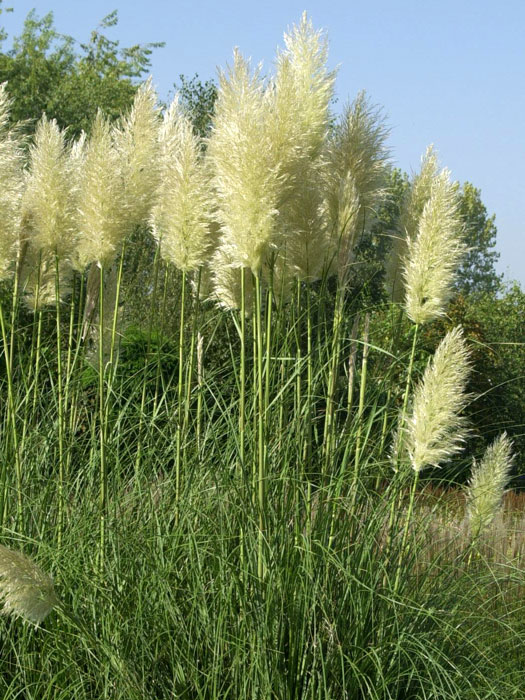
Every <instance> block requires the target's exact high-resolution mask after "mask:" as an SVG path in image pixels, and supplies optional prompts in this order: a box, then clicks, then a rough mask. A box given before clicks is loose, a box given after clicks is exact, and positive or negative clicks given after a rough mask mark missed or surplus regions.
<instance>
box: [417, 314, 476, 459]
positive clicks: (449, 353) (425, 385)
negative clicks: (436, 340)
mask: <svg viewBox="0 0 525 700" xmlns="http://www.w3.org/2000/svg"><path fill="white" fill-rule="evenodd" d="M469 373H470V363H469V352H468V348H467V345H466V343H465V340H464V338H463V332H462V330H461V328H460V327H457V328H454V329H453V330H451V331H450V332H449V333H447V335H446V336H445V337H444V338H443V340H442V341H441V343H440V344H439V346H438V348H437V350H436V352H435V355H434V357H433V359H432V362H431V363H430V364H429V365H428V366H427V368H426V370H425V373H424V375H423V378H422V380H421V382H420V383H419V384H418V386H417V387H416V389H415V391H414V396H413V402H412V410H411V413H410V415H409V417H408V418H407V422H406V427H405V428H404V429H403V432H404V433H405V437H404V438H403V443H404V446H405V448H406V450H407V452H408V455H409V459H410V463H411V465H412V468H413V469H414V470H415V471H416V472H419V471H421V469H424V468H425V467H427V466H434V467H439V466H440V464H441V463H442V462H444V461H446V460H447V459H449V457H451V456H452V455H453V454H455V453H456V452H458V451H459V450H460V449H461V443H462V442H463V441H464V438H465V435H466V430H465V423H466V422H465V419H464V418H463V417H462V416H461V415H460V414H461V411H462V410H463V408H464V407H465V405H466V402H467V399H468V397H467V396H466V394H465V387H466V383H467V379H468V376H469Z"/></svg>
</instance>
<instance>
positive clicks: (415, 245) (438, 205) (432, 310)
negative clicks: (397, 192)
mask: <svg viewBox="0 0 525 700" xmlns="http://www.w3.org/2000/svg"><path fill="white" fill-rule="evenodd" d="M464 252H465V244H464V242H463V239H462V223H461V218H460V214H459V210H458V199H457V187H456V186H455V185H454V184H452V183H451V182H450V177H449V171H448V170H446V169H445V170H443V171H442V172H441V173H439V175H437V176H436V177H435V178H434V180H433V183H432V188H431V194H430V198H429V199H428V200H427V202H426V203H425V205H424V207H423V211H422V214H421V216H420V217H419V222H418V229H417V233H416V235H415V237H409V238H407V256H406V259H405V261H404V266H403V277H404V280H405V309H406V312H407V314H408V316H409V318H410V319H411V320H412V321H413V322H414V323H427V322H428V321H432V320H433V319H435V318H438V317H439V316H442V315H443V314H444V313H445V306H446V304H447V302H448V300H449V299H450V296H451V295H452V284H453V282H454V278H455V274H456V270H457V268H458V265H459V262H460V260H461V257H462V256H463V254H464Z"/></svg>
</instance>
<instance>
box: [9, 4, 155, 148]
mask: <svg viewBox="0 0 525 700" xmlns="http://www.w3.org/2000/svg"><path fill="white" fill-rule="evenodd" d="M117 22H118V17H117V12H116V11H114V12H112V13H110V14H109V15H107V16H106V17H105V18H104V19H103V20H102V22H101V23H100V25H99V26H98V27H97V28H96V29H95V30H93V31H92V32H91V35H90V38H89V41H88V42H87V43H80V44H78V43H77V42H76V41H75V39H73V37H71V36H66V35H63V34H59V33H58V32H57V30H56V29H55V27H54V24H53V13H51V12H49V13H47V14H46V15H44V16H43V17H38V16H37V14H36V13H35V11H34V10H32V11H31V12H30V13H29V14H28V16H27V18H26V20H25V23H24V28H23V31H22V33H21V34H20V36H18V37H15V38H14V39H13V46H12V48H11V49H9V50H7V51H1V52H0V82H4V81H7V82H8V90H9V92H10V94H11V96H12V97H13V99H14V104H13V109H12V113H11V117H12V119H13V121H22V120H30V122H34V121H35V120H37V119H38V118H40V116H41V114H42V112H46V114H47V116H48V117H49V118H55V119H56V120H57V122H58V123H59V125H60V126H61V127H66V126H68V127H69V133H70V134H71V135H77V134H78V133H80V131H82V130H86V131H87V130H89V126H90V124H91V122H92V120H93V117H94V116H95V114H96V111H97V110H98V109H99V108H100V109H102V110H103V111H104V112H105V113H106V114H107V115H108V116H110V117H112V118H116V117H117V116H118V115H119V114H120V113H121V112H122V111H125V110H126V109H127V108H129V106H130V105H131V102H132V100H133V96H134V94H135V92H136V87H137V85H136V83H137V81H138V80H139V79H140V78H141V77H143V76H144V74H145V72H146V71H147V69H148V68H149V66H150V58H149V57H150V55H151V53H152V51H153V49H155V48H157V47H160V46H162V44H159V43H155V44H145V45H136V46H131V47H129V48H120V47H119V42H118V41H116V40H112V39H109V38H108V37H107V36H105V35H104V33H103V31H104V30H106V29H108V28H110V27H114V26H115V25H116V24H117ZM6 38H7V34H6V32H5V30H4V31H3V32H2V33H1V34H0V40H1V41H4V40H5V39H6Z"/></svg>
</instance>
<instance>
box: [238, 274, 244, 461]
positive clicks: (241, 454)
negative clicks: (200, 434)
mask: <svg viewBox="0 0 525 700" xmlns="http://www.w3.org/2000/svg"><path fill="white" fill-rule="evenodd" d="M245 275H246V270H245V268H244V267H243V268H241V358H240V366H239V460H240V471H241V474H242V473H244V469H245V459H246V452H245V431H246V278H245Z"/></svg>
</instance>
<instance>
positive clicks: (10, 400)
mask: <svg viewBox="0 0 525 700" xmlns="http://www.w3.org/2000/svg"><path fill="white" fill-rule="evenodd" d="M0 328H1V331H2V341H3V345H4V360H5V368H6V378H7V414H8V417H7V422H8V425H9V426H10V428H11V437H12V441H13V450H14V456H15V473H16V506H17V509H16V529H17V530H18V531H21V530H22V529H23V508H22V462H21V458H20V448H19V444H18V434H17V427H16V415H15V402H14V395H13V374H12V371H11V368H12V359H11V350H12V347H11V348H10V346H9V342H8V339H7V329H6V325H5V318H4V310H3V306H2V304H1V303H0ZM3 482H4V483H3V484H2V489H1V490H2V500H3V503H2V510H1V511H0V512H1V515H2V527H5V519H6V515H7V513H6V506H7V499H6V496H7V474H3Z"/></svg>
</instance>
